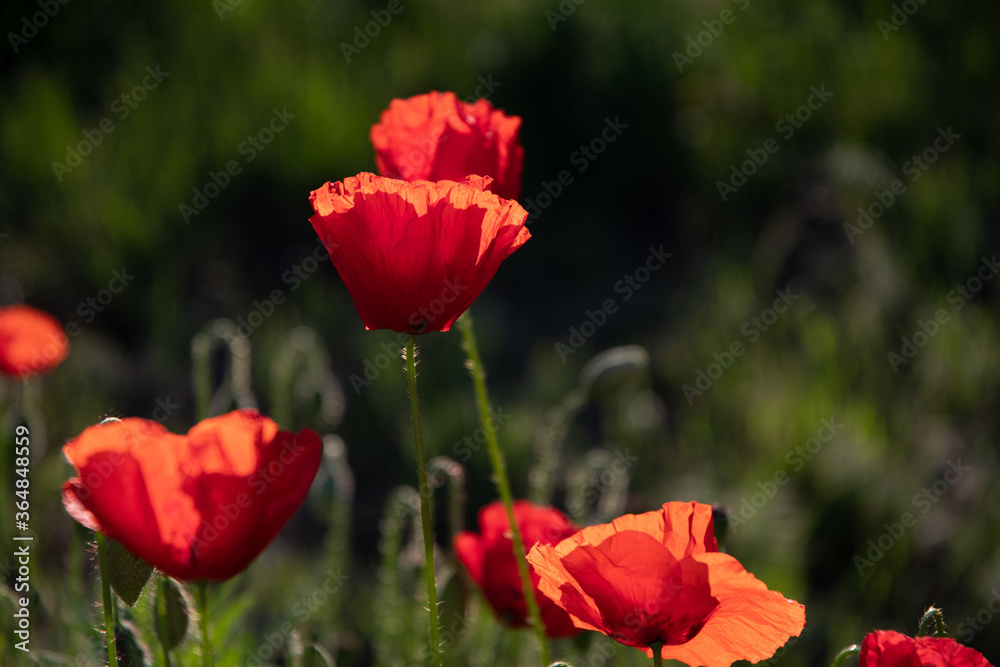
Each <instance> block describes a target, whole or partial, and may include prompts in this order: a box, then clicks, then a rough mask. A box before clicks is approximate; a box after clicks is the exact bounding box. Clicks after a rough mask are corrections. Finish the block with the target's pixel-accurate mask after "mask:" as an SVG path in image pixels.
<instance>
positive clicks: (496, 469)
mask: <svg viewBox="0 0 1000 667" xmlns="http://www.w3.org/2000/svg"><path fill="white" fill-rule="evenodd" d="M458 323H459V327H461V329H462V342H463V343H464V344H465V351H466V354H468V357H469V359H468V364H467V368H468V369H469V374H470V375H472V383H473V385H474V386H475V388H476V401H477V402H478V403H479V420H480V422H482V426H483V431H484V432H485V433H486V449H487V451H488V452H489V456H490V464H491V465H492V466H493V474H494V475H495V476H496V481H497V490H498V491H499V492H500V499H501V500H502V501H503V506H504V509H506V510H507V522H508V524H509V525H510V534H511V541H512V542H513V543H514V559H515V560H516V561H517V571H518V574H520V575H521V591H522V593H523V594H524V601H525V604H526V605H527V607H528V615H529V616H530V617H531V625H532V627H533V628H534V629H535V636H536V637H538V643H539V644H540V645H541V654H542V663H543V664H544V665H548V664H549V663H550V662H551V659H550V657H549V644H548V640H547V639H546V637H545V625H544V624H543V623H542V613H541V610H540V609H539V608H538V600H536V599H535V591H534V588H533V587H532V585H531V575H530V574H529V572H528V561H527V560H525V549H524V540H523V539H522V538H521V529H520V527H519V526H518V525H517V521H516V520H515V518H514V499H513V496H512V495H511V492H510V480H509V479H508V478H507V464H506V463H505V462H504V458H503V452H502V451H501V450H500V445H499V443H498V442H497V435H496V425H495V424H493V422H492V420H491V418H490V399H489V395H488V394H487V393H486V374H485V373H484V372H483V364H482V361H481V360H480V358H479V346H478V344H477V343H476V333H475V331H473V329H472V317H471V316H470V315H469V313H468V311H466V313H465V314H464V315H462V317H460V318H459V320H458Z"/></svg>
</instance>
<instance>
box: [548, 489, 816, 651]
mask: <svg viewBox="0 0 1000 667" xmlns="http://www.w3.org/2000/svg"><path fill="white" fill-rule="evenodd" d="M528 561H529V562H530V563H531V564H532V565H533V566H534V568H535V571H536V572H538V574H539V576H540V581H539V588H540V589H541V590H542V592H543V593H545V594H546V595H548V596H549V597H550V598H552V599H553V600H555V602H556V603H557V604H558V605H560V606H561V607H562V608H563V609H565V610H566V611H567V612H569V614H570V616H571V617H572V618H573V621H574V622H575V623H576V626H577V627H579V628H585V629H588V630H596V631H598V632H603V633H604V634H606V635H608V636H609V637H611V638H612V639H614V640H616V641H618V642H621V643H622V644H625V645H626V646H634V647H636V648H639V649H642V650H644V651H645V652H646V655H647V656H649V657H652V656H653V650H652V648H651V647H653V646H662V648H661V649H660V654H661V655H662V657H663V658H668V659H673V660H680V661H682V662H685V663H687V664H689V665H695V666H697V665H705V666H706V667H723V666H725V667H728V666H729V665H731V664H732V663H733V662H735V661H737V660H750V661H751V662H757V661H759V660H763V659H765V658H769V657H771V656H772V655H773V654H774V652H775V651H776V650H777V649H778V648H779V647H781V646H782V645H783V644H784V643H785V642H787V641H788V639H789V638H791V637H794V636H797V635H798V634H799V633H800V632H802V628H803V627H804V626H805V622H806V616H805V608H804V607H803V606H802V605H800V604H798V603H797V602H795V601H793V600H787V599H785V597H784V596H783V595H781V594H780V593H777V592H774V591H769V590H768V589H767V586H765V585H764V584H763V583H761V582H760V581H758V580H757V579H756V578H755V577H754V576H753V575H752V574H750V573H749V572H747V571H746V570H744V569H743V566H742V565H740V563H739V562H738V561H737V560H736V559H735V558H733V557H732V556H729V555H727V554H723V553H718V545H717V543H716V541H715V536H714V534H713V524H712V507H711V506H710V505H702V504H699V503H666V504H665V505H664V506H663V508H662V509H660V510H657V511H655V512H647V513H645V514H639V515H634V514H627V515H625V516H623V517H619V518H618V519H615V520H614V521H613V522H612V523H610V524H602V525H599V526H591V527H589V528H584V529H583V530H581V531H580V532H579V533H577V534H576V535H573V536H572V537H569V538H567V539H565V540H563V541H562V542H560V543H558V544H556V545H553V546H547V545H543V544H538V545H535V547H534V548H533V549H532V550H531V552H530V553H529V554H528Z"/></svg>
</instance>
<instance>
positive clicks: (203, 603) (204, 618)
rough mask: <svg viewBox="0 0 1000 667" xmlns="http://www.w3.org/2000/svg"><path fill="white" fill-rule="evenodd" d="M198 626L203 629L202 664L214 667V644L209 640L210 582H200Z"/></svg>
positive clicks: (205, 666) (204, 666)
mask: <svg viewBox="0 0 1000 667" xmlns="http://www.w3.org/2000/svg"><path fill="white" fill-rule="evenodd" d="M198 628H199V630H200V631H201V664H202V666H203V667H212V644H211V642H209V640H208V582H207V581H205V580H204V579H202V580H200V581H199V582H198Z"/></svg>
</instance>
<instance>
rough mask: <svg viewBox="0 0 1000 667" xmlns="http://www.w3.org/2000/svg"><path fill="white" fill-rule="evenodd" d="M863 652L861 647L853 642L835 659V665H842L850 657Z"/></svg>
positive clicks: (838, 666)
mask: <svg viewBox="0 0 1000 667" xmlns="http://www.w3.org/2000/svg"><path fill="white" fill-rule="evenodd" d="M859 653H861V647H860V646H858V645H857V644H851V645H850V646H848V647H847V648H845V649H844V650H842V651H841V652H840V653H839V654H837V657H836V658H835V659H834V661H833V667H840V666H841V665H843V664H844V661H845V660H847V659H848V658H852V657H854V656H856V655H858V654H859Z"/></svg>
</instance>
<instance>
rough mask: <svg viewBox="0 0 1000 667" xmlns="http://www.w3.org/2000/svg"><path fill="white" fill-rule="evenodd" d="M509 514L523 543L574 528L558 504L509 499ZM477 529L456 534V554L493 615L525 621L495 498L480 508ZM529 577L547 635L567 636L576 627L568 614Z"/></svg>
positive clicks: (506, 528)
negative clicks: (512, 513) (511, 502)
mask: <svg viewBox="0 0 1000 667" xmlns="http://www.w3.org/2000/svg"><path fill="white" fill-rule="evenodd" d="M514 520H515V521H517V526H518V528H520V529H521V538H522V539H523V540H524V548H525V549H530V548H531V547H532V545H535V544H554V543H556V542H559V541H560V540H562V539H564V538H567V537H569V536H570V535H573V534H574V533H576V532H577V531H578V530H579V528H577V527H576V526H574V525H573V524H572V523H570V520H569V519H567V518H566V516H565V515H564V514H563V513H562V512H560V511H559V510H556V509H553V508H551V507H541V506H538V505H533V504H532V503H530V502H528V501H527V500H517V501H515V502H514ZM479 531H480V532H479V533H472V532H464V533H459V534H458V535H456V536H455V555H457V556H458V560H459V561H460V562H461V563H462V565H464V566H465V569H466V570H468V571H469V576H471V577H472V580H473V581H475V582H476V585H477V586H479V588H481V589H482V591H483V595H485V596H486V601H487V602H489V603H490V606H491V607H493V611H495V612H496V614H497V616H498V617H500V619H501V620H502V621H503V622H504V623H505V624H507V625H509V626H511V627H525V626H527V625H528V607H527V605H526V604H525V603H524V592H523V590H524V589H523V588H522V586H521V577H520V575H519V574H518V571H517V562H516V561H515V560H514V543H513V542H511V539H510V523H509V522H508V521H507V511H506V509H505V508H504V506H503V503H502V502H500V501H495V502H493V503H490V504H489V505H487V506H486V507H484V508H482V509H481V510H479ZM531 581H532V584H533V586H534V589H535V599H536V600H538V606H539V608H540V609H541V612H542V622H543V623H544V624H545V632H546V633H547V634H548V635H549V636H550V637H567V636H569V635H574V634H576V633H577V632H579V630H578V629H577V628H576V627H575V626H574V625H573V621H572V620H571V619H570V617H569V614H567V613H566V612H565V611H563V609H562V608H561V607H559V606H558V605H557V604H556V603H554V602H553V601H552V600H550V599H549V598H547V597H546V596H545V595H544V594H543V593H541V592H540V591H539V590H538V575H537V574H534V573H532V575H531Z"/></svg>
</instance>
